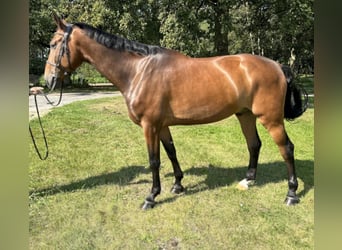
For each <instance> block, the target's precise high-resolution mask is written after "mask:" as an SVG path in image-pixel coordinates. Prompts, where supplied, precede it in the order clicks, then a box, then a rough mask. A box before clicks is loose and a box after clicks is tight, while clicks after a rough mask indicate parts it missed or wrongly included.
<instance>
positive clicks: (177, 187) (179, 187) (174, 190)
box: [171, 184, 184, 194]
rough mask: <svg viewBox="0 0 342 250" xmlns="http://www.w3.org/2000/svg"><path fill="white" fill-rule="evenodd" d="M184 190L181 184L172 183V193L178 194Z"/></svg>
mask: <svg viewBox="0 0 342 250" xmlns="http://www.w3.org/2000/svg"><path fill="white" fill-rule="evenodd" d="M183 192H184V187H183V186H182V185H176V184H175V185H173V187H172V188H171V193H173V194H180V193H183Z"/></svg>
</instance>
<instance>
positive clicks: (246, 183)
mask: <svg viewBox="0 0 342 250" xmlns="http://www.w3.org/2000/svg"><path fill="white" fill-rule="evenodd" d="M253 184H254V180H247V179H246V178H245V179H243V180H242V181H240V182H239V183H238V184H237V186H236V188H237V189H240V190H247V189H248V188H249V185H253Z"/></svg>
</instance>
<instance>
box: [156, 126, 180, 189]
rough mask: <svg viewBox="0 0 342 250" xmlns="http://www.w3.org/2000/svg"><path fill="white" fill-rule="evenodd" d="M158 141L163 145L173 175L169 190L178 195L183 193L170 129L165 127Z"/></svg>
mask: <svg viewBox="0 0 342 250" xmlns="http://www.w3.org/2000/svg"><path fill="white" fill-rule="evenodd" d="M160 140H161V142H162V143H163V146H164V149H165V151H166V153H167V155H168V157H169V159H170V161H171V162H172V167H173V172H174V175H175V183H174V185H173V187H172V189H171V192H172V193H175V194H179V193H181V192H183V191H184V187H183V186H182V184H181V181H182V179H183V172H182V170H181V168H180V166H179V163H178V160H177V155H176V148H175V146H174V144H173V140H172V136H171V133H170V129H169V128H168V127H165V128H163V129H162V130H161V132H160Z"/></svg>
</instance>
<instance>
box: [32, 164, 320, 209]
mask: <svg viewBox="0 0 342 250" xmlns="http://www.w3.org/2000/svg"><path fill="white" fill-rule="evenodd" d="M246 171H247V167H234V168H227V167H221V166H213V165H209V166H199V167H192V168H190V169H187V170H186V171H184V186H186V191H185V195H193V194H196V193H199V192H203V191H205V190H210V189H216V188H219V187H223V186H227V185H232V184H233V183H235V182H237V181H240V180H242V179H243V178H244V177H245V174H246ZM296 171H297V176H298V178H299V179H300V180H302V181H303V183H304V187H301V186H300V187H299V190H300V192H299V193H298V196H299V198H300V197H303V196H305V194H306V193H307V192H308V191H309V190H310V189H311V188H312V187H313V186H314V162H313V161H309V160H296ZM140 174H148V178H149V180H146V179H144V180H140V181H137V182H133V180H134V179H135V178H136V177H138V176H139V175H140ZM189 175H195V176H204V178H205V179H204V180H203V181H202V182H199V183H197V184H196V185H193V186H187V185H186V179H187V176H189ZM166 177H173V173H168V174H166ZM150 178H151V177H150V170H149V169H147V168H145V167H143V166H127V167H122V168H121V169H120V170H118V171H116V172H112V173H106V174H102V175H97V176H92V177H89V178H86V179H83V180H79V181H75V182H72V183H69V184H65V185H59V186H52V187H48V188H45V189H39V190H33V191H30V196H31V197H43V196H48V195H55V194H58V193H65V192H73V191H76V190H79V189H91V188H94V187H97V186H101V185H110V184H113V185H120V186H127V185H133V184H134V185H136V184H142V183H152V180H151V179H150ZM284 180H285V181H286V180H287V171H286V167H285V163H284V162H282V161H277V162H271V163H262V164H259V166H258V173H257V179H256V184H255V185H256V186H262V185H267V184H268V183H278V182H282V181H284ZM170 188H171V187H170ZM286 192H287V190H284V194H285V193H286ZM178 197H179V196H177V195H175V196H173V197H171V198H167V199H163V200H158V202H157V203H158V204H163V203H167V202H173V201H174V200H176V199H177V198H178ZM141 198H142V199H143V198H144V197H141Z"/></svg>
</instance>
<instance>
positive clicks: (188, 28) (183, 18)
mask: <svg viewBox="0 0 342 250" xmlns="http://www.w3.org/2000/svg"><path fill="white" fill-rule="evenodd" d="M51 10H55V11H57V13H59V14H60V15H62V16H63V17H65V19H66V20H67V21H68V22H86V23H89V24H91V25H93V26H95V27H98V28H100V29H103V30H105V31H107V32H110V33H116V34H119V35H122V36H124V37H127V38H128V39H132V40H137V41H140V42H143V43H147V44H155V45H162V46H165V47H168V48H171V49H176V50H180V51H181V52H183V53H185V54H187V55H190V56H195V57H201V56H214V55H221V54H236V53H253V54H259V55H264V56H266V57H269V58H272V59H274V60H277V61H279V62H280V63H285V64H288V63H289V59H290V57H291V51H292V53H293V54H294V56H295V59H294V63H293V65H292V68H294V69H295V71H297V72H300V73H312V72H313V67H314V63H313V58H314V51H313V50H314V48H313V41H314V40H313V22H314V13H313V0H286V1H275V0H267V1H264V0H256V1H237V0H211V1H207V0H205V1H203V0H192V1H181V0H173V1H169V0H149V1H146V0H133V1H124V2H122V1H110V0H100V1H90V0H87V1H69V0H60V1H57V0H30V73H31V74H33V73H35V74H36V72H40V73H42V72H41V71H42V67H41V66H40V65H39V64H37V62H38V61H39V60H45V58H46V56H47V54H48V43H49V40H50V38H51V35H52V33H53V32H54V29H55V25H54V23H53V21H52V18H51Z"/></svg>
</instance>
